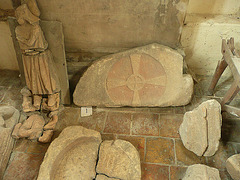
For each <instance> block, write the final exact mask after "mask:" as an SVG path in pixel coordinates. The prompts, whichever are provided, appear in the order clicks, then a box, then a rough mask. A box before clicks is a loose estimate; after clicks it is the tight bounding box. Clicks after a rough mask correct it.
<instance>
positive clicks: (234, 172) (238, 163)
mask: <svg viewBox="0 0 240 180" xmlns="http://www.w3.org/2000/svg"><path fill="white" fill-rule="evenodd" d="M226 168H227V171H228V173H229V174H230V175H231V177H232V178H233V179H234V180H239V179H240V154H235V155H233V156H231V157H229V158H228V159H227V162H226Z"/></svg>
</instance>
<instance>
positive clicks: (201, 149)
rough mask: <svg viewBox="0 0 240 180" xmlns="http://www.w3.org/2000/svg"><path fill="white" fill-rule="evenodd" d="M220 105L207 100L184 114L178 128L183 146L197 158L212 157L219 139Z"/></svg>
mask: <svg viewBox="0 0 240 180" xmlns="http://www.w3.org/2000/svg"><path fill="white" fill-rule="evenodd" d="M221 126H222V116H221V105H220V104H219V103H218V102H217V101H216V100H208V101H205V102H203V103H202V104H200V105H199V106H198V107H197V108H196V109H194V110H192V111H189V112H186V113H185V114H184V117H183V122H182V124H181V126H180V128H179V134H180V137H181V139H182V142H183V144H184V146H185V147H186V148H187V149H188V150H190V151H192V152H194V153H195V154H196V155H198V156H213V155H214V154H215V153H216V151H217V150H218V146H219V140H220V138H221Z"/></svg>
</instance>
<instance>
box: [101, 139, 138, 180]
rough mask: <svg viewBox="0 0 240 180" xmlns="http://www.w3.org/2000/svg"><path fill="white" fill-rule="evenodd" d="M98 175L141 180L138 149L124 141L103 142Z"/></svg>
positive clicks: (125, 179)
mask: <svg viewBox="0 0 240 180" xmlns="http://www.w3.org/2000/svg"><path fill="white" fill-rule="evenodd" d="M97 173H100V174H106V175H107V176H108V177H114V178H119V179H124V180H140V179H141V167H140V157H139V154H138V152H137V150H136V148H135V147H134V146H133V145H132V144H131V143H129V142H127V141H124V140H118V139H117V140H115V141H114V140H111V141H104V142H102V144H101V146H100V150H99V160H98V164H97Z"/></svg>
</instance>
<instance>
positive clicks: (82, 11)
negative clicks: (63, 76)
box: [38, 0, 188, 56]
mask: <svg viewBox="0 0 240 180" xmlns="http://www.w3.org/2000/svg"><path fill="white" fill-rule="evenodd" d="M187 5H188V0H164V1H159V0H141V1H139V0H131V1H129V0H121V1H116V0H101V1H97V0H94V1H88V0H77V1H76V0H70V1H69V0H63V1H61V4H60V3H59V2H58V1H52V2H51V3H49V1H48V0H41V1H38V6H39V8H40V10H41V17H42V19H44V20H49V21H52V20H56V19H57V20H59V21H61V22H62V23H63V28H64V35H65V43H66V51H67V52H74V51H75V52H76V51H80V52H82V54H83V56H84V54H85V52H89V55H90V56H91V55H92V54H93V53H101V52H105V53H116V52H119V51H122V50H125V49H126V48H127V49H129V48H133V47H138V46H142V45H146V44H150V43H153V42H158V43H164V44H165V45H168V46H171V47H176V46H177V45H178V42H179V37H180V34H181V29H182V26H183V21H184V17H185V13H186V11H187ZM70 11H71V14H72V15H73V16H69V12H70ZM76 22H77V23H76Z"/></svg>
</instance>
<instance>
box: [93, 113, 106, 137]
mask: <svg viewBox="0 0 240 180" xmlns="http://www.w3.org/2000/svg"><path fill="white" fill-rule="evenodd" d="M106 116H107V113H106V112H105V111H102V112H94V114H93V119H95V120H96V127H95V130H96V131H99V132H102V131H103V130H104V125H105V121H106V118H107V117H106Z"/></svg>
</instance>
